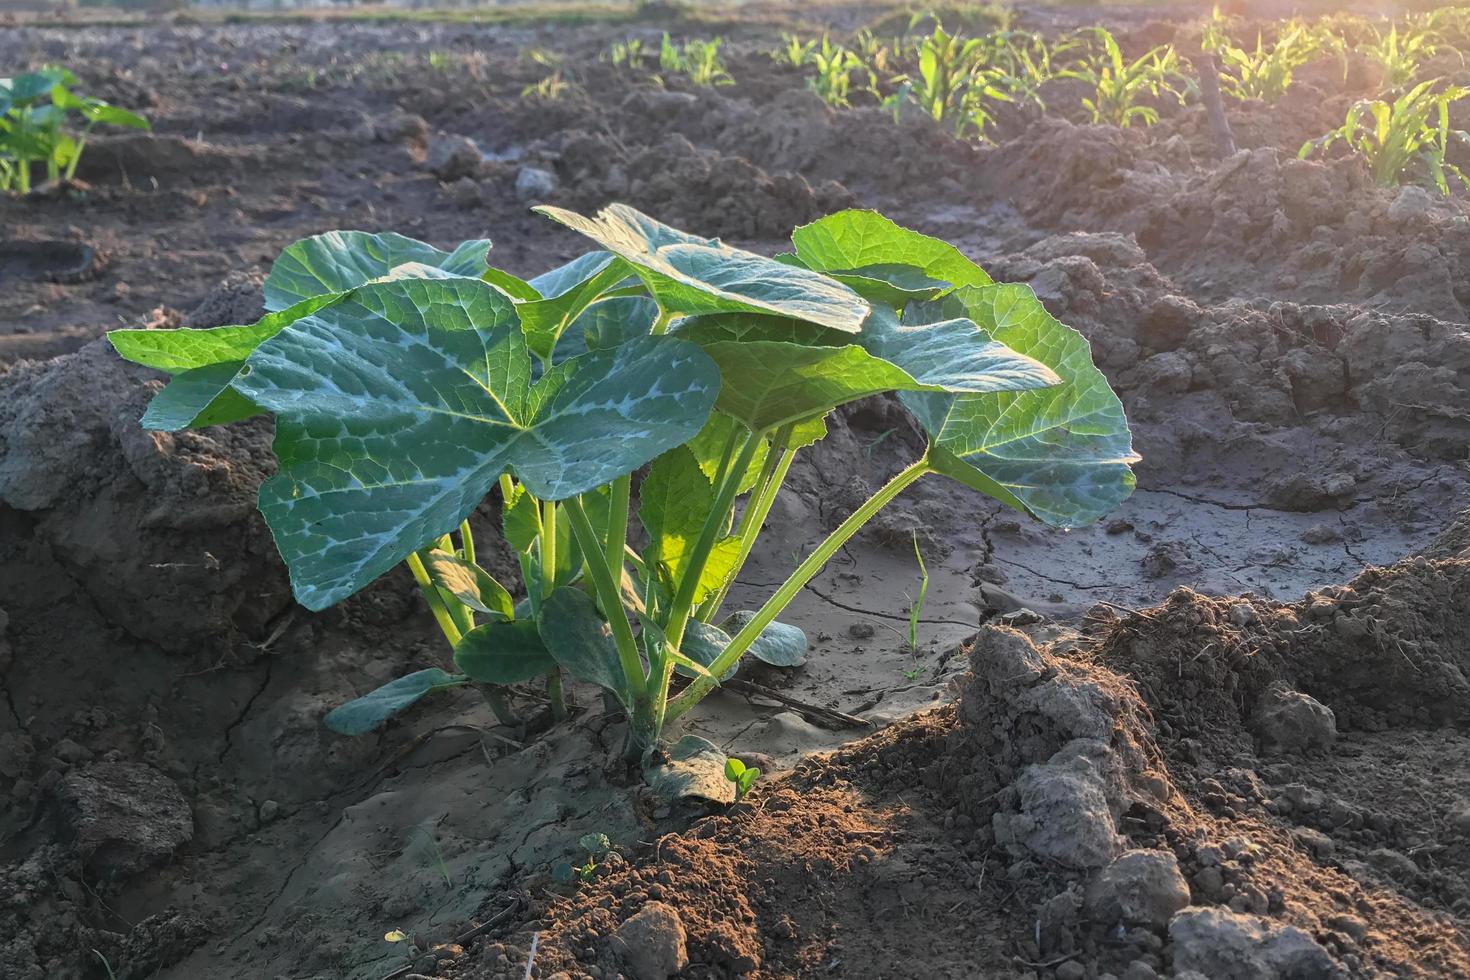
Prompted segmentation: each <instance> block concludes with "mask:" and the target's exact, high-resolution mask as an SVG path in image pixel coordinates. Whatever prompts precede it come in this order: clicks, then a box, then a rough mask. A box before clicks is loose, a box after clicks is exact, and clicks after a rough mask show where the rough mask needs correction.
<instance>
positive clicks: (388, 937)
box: [383, 929, 408, 943]
mask: <svg viewBox="0 0 1470 980" xmlns="http://www.w3.org/2000/svg"><path fill="white" fill-rule="evenodd" d="M383 939H384V940H385V941H386V942H390V943H401V942H403V941H405V940H406V939H408V933H406V932H403V931H402V930H400V929H391V930H389V931H388V932H385V933H383Z"/></svg>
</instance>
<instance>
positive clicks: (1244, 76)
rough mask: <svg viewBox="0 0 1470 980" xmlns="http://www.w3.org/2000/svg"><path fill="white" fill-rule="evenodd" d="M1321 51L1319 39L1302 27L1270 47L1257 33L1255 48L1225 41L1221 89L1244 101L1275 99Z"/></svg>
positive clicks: (1270, 100) (1282, 37) (1287, 32)
mask: <svg viewBox="0 0 1470 980" xmlns="http://www.w3.org/2000/svg"><path fill="white" fill-rule="evenodd" d="M1321 51H1322V42H1321V40H1320V38H1318V37H1317V36H1315V35H1313V34H1311V33H1309V32H1307V31H1306V30H1304V29H1302V28H1294V29H1291V30H1287V31H1284V32H1283V33H1282V34H1281V35H1280V36H1279V37H1277V39H1276V43H1275V44H1273V45H1271V46H1270V47H1266V46H1265V45H1264V43H1263V42H1262V40H1261V35H1259V34H1257V35H1256V48H1255V50H1254V51H1246V50H1245V49H1244V48H1240V47H1236V46H1235V45H1233V44H1230V43H1228V42H1227V43H1224V44H1222V45H1221V46H1220V48H1219V51H1218V54H1219V57H1220V61H1221V63H1222V65H1223V66H1224V69H1225V70H1224V72H1223V73H1221V75H1220V88H1221V90H1222V91H1224V92H1225V94H1226V95H1229V96H1230V97H1231V98H1233V99H1237V100H1239V101H1242V102H1244V101H1246V100H1247V99H1259V100H1261V101H1263V102H1268V103H1270V102H1275V101H1276V100H1277V99H1279V98H1281V96H1283V95H1285V94H1286V90H1287V89H1288V88H1290V87H1291V80H1292V74H1293V73H1294V72H1295V71H1296V70H1297V69H1298V68H1300V67H1301V66H1302V65H1305V64H1306V63H1307V62H1309V61H1311V60H1312V59H1313V58H1315V57H1317V55H1319V54H1320V53H1321Z"/></svg>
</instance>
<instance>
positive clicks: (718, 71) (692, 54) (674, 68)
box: [658, 31, 735, 88]
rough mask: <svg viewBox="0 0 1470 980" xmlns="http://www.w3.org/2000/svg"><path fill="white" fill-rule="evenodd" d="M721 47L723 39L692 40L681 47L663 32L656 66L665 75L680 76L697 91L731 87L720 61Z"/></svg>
mask: <svg viewBox="0 0 1470 980" xmlns="http://www.w3.org/2000/svg"><path fill="white" fill-rule="evenodd" d="M723 43H724V38H719V37H717V38H714V39H712V40H708V41H706V40H703V39H700V38H692V39H690V40H688V41H685V42H684V44H683V46H682V47H681V46H679V45H677V44H675V43H674V41H673V39H672V38H670V37H669V34H668V32H667V31H665V32H664V36H663V41H662V42H661V43H660V45H659V52H658V65H659V67H660V68H661V69H663V70H664V71H666V72H670V73H678V74H681V75H684V76H685V77H686V78H688V79H689V81H691V82H693V83H694V84H695V85H698V86H700V87H701V88H710V87H712V86H716V85H734V84H735V79H734V77H732V76H731V74H730V73H729V71H727V70H726V69H725V62H724V61H723V60H721V58H720V45H721V44H723Z"/></svg>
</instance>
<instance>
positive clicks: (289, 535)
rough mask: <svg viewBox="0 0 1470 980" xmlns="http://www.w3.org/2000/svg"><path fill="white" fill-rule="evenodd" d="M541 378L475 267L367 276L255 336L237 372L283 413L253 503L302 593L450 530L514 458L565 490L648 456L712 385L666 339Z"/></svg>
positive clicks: (545, 487)
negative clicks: (341, 294) (461, 272)
mask: <svg viewBox="0 0 1470 980" xmlns="http://www.w3.org/2000/svg"><path fill="white" fill-rule="evenodd" d="M530 378H531V358H530V354H529V352H528V351H527V349H526V343H525V337H524V336H523V335H522V333H521V330H520V326H519V323H518V322H517V320H516V316H515V310H514V307H513V305H512V303H511V300H510V299H509V298H508V297H507V296H506V295H505V294H504V293H502V292H500V291H499V290H497V289H495V288H494V287H492V286H490V285H488V284H486V283H483V282H481V281H479V280H478V279H466V278H447V279H416V278H410V279H397V280H389V281H384V282H378V283H373V284H370V285H367V286H363V287H361V288H360V289H357V290H354V291H352V292H351V293H350V294H348V295H347V296H346V297H345V298H343V300H342V301H341V302H339V303H336V304H334V305H331V306H328V307H326V308H324V309H322V310H320V311H318V312H317V313H315V314H312V315H311V316H308V317H303V318H302V319H300V320H297V321H296V322H295V323H292V324H291V325H290V326H288V327H286V328H285V329H284V330H282V331H281V332H280V333H278V334H277V335H276V336H274V337H272V338H271V339H270V340H267V341H266V342H265V343H263V344H261V345H260V346H259V347H258V348H256V350H255V352H254V353H252V354H251V355H250V358H249V360H248V361H247V362H246V365H245V368H244V370H243V371H242V372H241V376H240V377H239V378H238V379H237V380H236V381H235V383H234V384H235V387H236V388H237V389H238V390H240V391H241V392H242V393H243V394H244V395H245V396H246V397H247V398H249V399H250V400H252V401H253V402H254V403H255V404H257V405H260V406H261V407H262V408H264V409H266V410H268V411H271V412H274V413H275V415H276V443H275V449H276V456H277V457H278V459H279V460H280V472H279V474H278V475H276V476H274V477H272V478H271V479H269V480H267V481H266V482H265V483H264V484H263V485H262V487H261V491H260V508H261V511H262V513H263V514H264V515H265V518H266V521H267V522H268V523H269V524H270V526H271V530H272V532H273V533H274V534H275V538H276V544H277V547H278V548H279V549H280V551H281V555H282V556H283V557H284V558H285V560H286V564H287V566H288V568H289V569H290V571H291V579H292V583H293V585H294V587H295V591H296V597H297V599H298V600H299V601H300V602H301V603H302V605H304V606H306V607H307V608H310V609H321V608H324V607H326V606H328V605H331V604H332V603H334V602H336V601H338V600H340V599H342V598H345V597H346V596H348V595H351V594H352V593H353V592H355V591H357V590H358V589H360V588H362V587H363V586H364V585H366V584H367V583H369V582H371V581H372V580H373V579H375V578H377V577H378V576H379V575H381V574H382V573H384V572H386V571H387V570H388V569H389V568H391V567H392V566H393V565H395V564H396V563H397V562H399V561H401V560H403V558H404V557H406V556H407V555H408V554H410V553H411V552H413V551H414V550H416V549H418V548H421V547H423V546H424V544H425V543H426V542H429V541H432V540H434V539H435V538H437V537H439V536H440V535H442V534H444V533H446V532H448V531H449V530H450V529H452V528H454V527H455V526H456V525H458V524H459V522H460V521H462V520H463V519H464V518H465V517H466V516H467V515H468V514H469V513H470V512H471V511H472V510H473V509H474V508H475V506H476V505H477V504H478V503H479V502H480V500H481V499H482V498H483V497H484V496H485V494H486V493H487V491H488V490H489V489H490V487H491V486H492V485H494V483H495V482H496V480H497V479H498V478H499V476H500V475H501V474H502V473H504V472H506V471H511V472H513V473H514V474H515V476H516V477H517V479H519V480H520V481H521V482H522V483H524V484H525V486H526V489H527V490H528V491H530V492H531V493H532V494H534V495H535V496H537V497H539V498H540V499H542V500H560V499H564V498H566V497H569V496H572V495H573V494H578V493H583V492H585V491H587V490H591V489H592V488H593V487H596V486H598V485H600V484H603V483H607V482H609V481H611V480H613V479H614V478H616V477H618V476H621V475H622V474H624V473H627V472H629V471H631V470H633V469H635V468H637V467H638V466H641V465H642V464H643V463H645V462H647V461H648V460H650V459H652V458H653V457H654V456H656V455H658V454H659V453H661V452H664V451H665V450H667V449H670V448H672V447H673V446H677V445H679V444H681V443H683V442H685V441H686V440H688V439H689V438H690V437H691V436H693V435H694V434H695V433H696V432H698V431H699V428H700V426H701V425H702V424H703V422H704V418H705V416H706V415H707V414H708V412H709V409H710V406H711V404H712V403H713V401H714V397H715V395H716V392H717V390H718V387H719V376H718V372H717V370H716V368H715V366H714V364H713V363H712V362H710V360H709V358H708V357H706V356H705V355H704V354H702V353H701V352H700V351H699V349H698V348H697V347H695V346H694V345H692V344H689V343H687V342H685V341H681V340H679V339H677V338H672V337H644V338H639V339H638V340H635V341H632V342H629V343H627V344H624V345H623V346H621V347H619V348H617V349H615V350H611V351H598V352H594V353H588V354H583V355H581V356H579V357H575V358H572V359H570V360H568V361H566V362H564V363H563V364H561V365H560V366H558V367H556V368H553V369H552V370H550V371H548V372H547V373H546V374H545V375H544V376H543V377H542V379H541V380H540V381H539V382H537V383H536V384H535V385H534V386H532V384H531V382H530Z"/></svg>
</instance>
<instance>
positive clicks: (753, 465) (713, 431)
mask: <svg viewBox="0 0 1470 980" xmlns="http://www.w3.org/2000/svg"><path fill="white" fill-rule="evenodd" d="M746 434H747V430H746V428H745V426H743V425H741V424H740V423H739V422H737V421H735V420H734V419H732V418H731V417H730V416H728V415H722V414H720V413H719V412H711V413H710V415H709V418H708V419H706V420H705V423H704V428H702V429H700V430H699V434H698V435H696V436H695V437H694V438H693V439H690V440H689V442H687V443H686V444H685V445H686V447H687V448H688V449H689V451H690V452H692V453H693V454H694V458H695V459H696V460H698V462H699V468H700V470H701V471H702V472H703V473H704V476H705V479H707V480H709V481H710V483H713V482H714V479H715V477H716V476H718V475H719V470H720V457H721V456H722V455H723V454H724V451H725V446H726V444H727V443H728V442H729V439H730V437H731V436H732V435H733V436H735V437H736V438H737V439H739V438H742V437H743V436H745V435H746ZM768 452H770V443H768V442H766V441H765V440H762V441H761V444H760V446H759V447H758V448H757V449H756V453H755V456H754V457H752V458H751V461H750V467H749V468H748V469H747V470H746V471H745V475H744V476H743V477H741V479H740V493H748V492H749V491H750V490H751V489H752V488H753V487H754V486H755V481H756V480H757V479H759V478H760V473H761V466H763V465H764V464H765V461H766V454H767V453H768Z"/></svg>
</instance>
